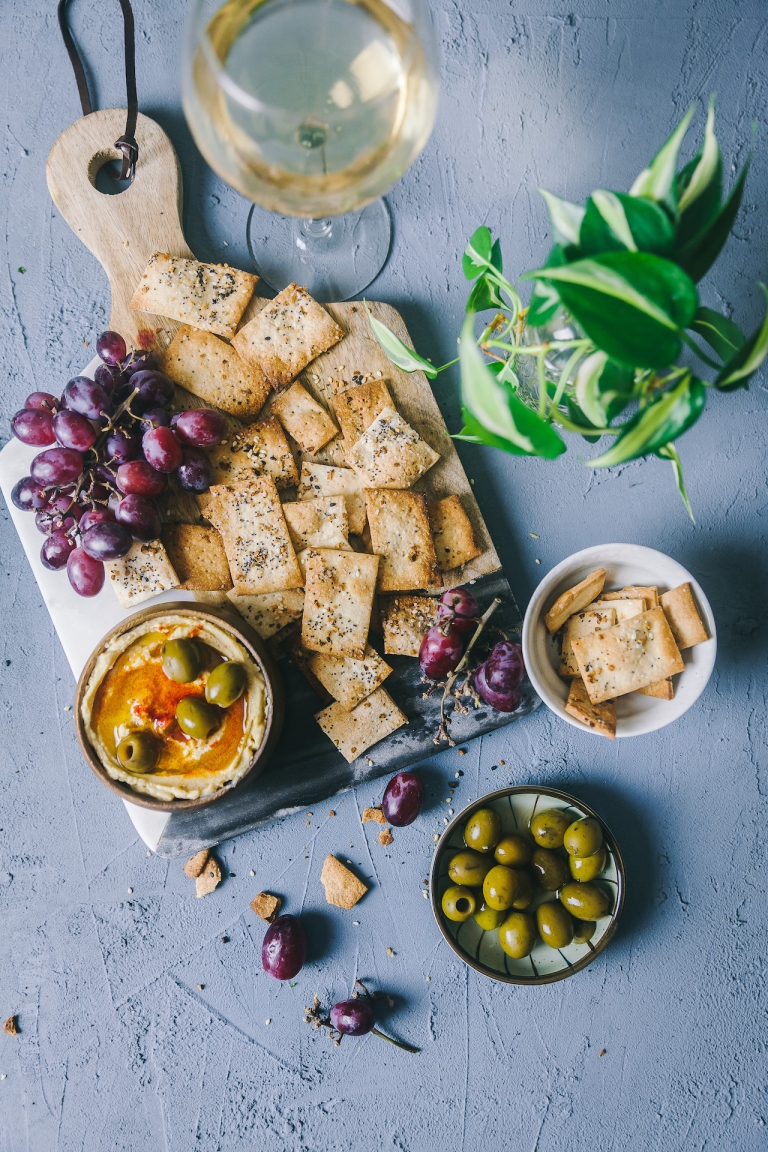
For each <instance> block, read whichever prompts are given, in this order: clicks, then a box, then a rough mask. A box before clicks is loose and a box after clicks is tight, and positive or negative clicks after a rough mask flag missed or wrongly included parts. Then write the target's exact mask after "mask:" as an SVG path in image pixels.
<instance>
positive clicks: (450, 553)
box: [427, 496, 481, 572]
mask: <svg viewBox="0 0 768 1152" xmlns="http://www.w3.org/2000/svg"><path fill="white" fill-rule="evenodd" d="M427 514H428V515H429V526H430V528H431V529H432V539H433V540H434V542H435V554H436V555H437V564H438V567H439V568H440V571H441V572H450V571H451V569H452V568H458V567H459V565H461V564H466V563H467V562H468V561H469V560H474V558H475V556H479V555H480V552H481V549H480V548H478V546H477V540H475V534H474V532H473V531H472V524H471V522H470V519H469V516H467V514H466V512H465V511H464V509H463V508H462V505H461V500H459V498H458V496H446V497H445V498H444V499H443V500H436V501H435V503H434V504H430V505H429V506H428V507H427Z"/></svg>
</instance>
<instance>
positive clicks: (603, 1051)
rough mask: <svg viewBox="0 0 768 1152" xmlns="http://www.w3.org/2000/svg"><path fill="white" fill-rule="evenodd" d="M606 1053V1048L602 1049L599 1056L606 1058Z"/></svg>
mask: <svg viewBox="0 0 768 1152" xmlns="http://www.w3.org/2000/svg"><path fill="white" fill-rule="evenodd" d="M605 1052H606V1050H605V1048H601V1049H600V1051H599V1052H598V1056H605Z"/></svg>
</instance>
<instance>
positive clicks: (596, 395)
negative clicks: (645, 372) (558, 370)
mask: <svg viewBox="0 0 768 1152" xmlns="http://www.w3.org/2000/svg"><path fill="white" fill-rule="evenodd" d="M634 384H635V374H634V372H633V371H632V369H631V368H626V367H625V366H624V365H623V364H617V363H616V362H615V360H609V359H608V357H607V356H606V354H605V352H593V353H592V355H591V356H588V357H587V358H586V360H583V361H582V363H581V364H580V366H579V370H578V372H577V374H576V401H577V403H578V404H579V406H580V408H581V410H582V412H584V414H585V415H586V417H587V419H588V420H589V421H590V422H591V423H592V424H594V425H595V426H596V427H597V428H603V427H604V426H605V425H606V424H610V422H611V420H613V419H614V418H615V417H616V416H618V414H619V413H620V412H623V411H624V409H625V408H626V406H627V404H629V402H630V401H631V399H632V396H633V393H634Z"/></svg>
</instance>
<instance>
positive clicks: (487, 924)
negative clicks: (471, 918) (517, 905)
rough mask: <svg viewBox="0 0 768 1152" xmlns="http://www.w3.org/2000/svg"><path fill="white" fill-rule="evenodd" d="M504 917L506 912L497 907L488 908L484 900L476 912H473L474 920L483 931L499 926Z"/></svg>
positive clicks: (490, 930) (489, 930)
mask: <svg viewBox="0 0 768 1152" xmlns="http://www.w3.org/2000/svg"><path fill="white" fill-rule="evenodd" d="M505 919H506V912H504V911H503V910H501V909H499V908H489V907H488V905H487V904H486V903H485V901H483V903H482V904H481V905H480V907H479V908H478V910H477V912H475V920H476V921H477V923H478V924H479V925H480V927H481V928H482V930H483V932H492V931H493V929H494V928H499V927H501V925H502V924H503V923H504V920H505Z"/></svg>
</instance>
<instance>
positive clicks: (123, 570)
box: [104, 540, 180, 608]
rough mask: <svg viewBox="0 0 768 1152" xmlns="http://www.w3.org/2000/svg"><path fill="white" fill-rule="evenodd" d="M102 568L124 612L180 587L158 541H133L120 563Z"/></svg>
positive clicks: (110, 563) (108, 561)
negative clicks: (104, 569)
mask: <svg viewBox="0 0 768 1152" xmlns="http://www.w3.org/2000/svg"><path fill="white" fill-rule="evenodd" d="M104 567H105V568H106V571H107V576H108V577H109V579H110V582H111V584H112V588H113V589H114V592H115V595H116V596H117V598H118V600H119V601H120V604H121V605H122V607H123V608H133V607H134V605H136V604H141V602H142V601H143V600H149V599H150V598H151V597H152V596H159V595H160V593H161V592H167V591H168V589H169V588H178V587H179V583H180V581H179V578H178V576H177V575H176V573H175V572H174V570H173V565H172V564H171V562H170V560H169V559H168V553H167V552H166V550H165V548H164V547H163V545H162V544H161V542H160V541H159V540H150V541H149V542H148V543H146V544H142V543H141V542H140V541H138V540H137V541H136V542H135V543H134V544H133V545H132V547H131V550H130V552H128V553H127V554H126V555H125V556H123V557H122V558H121V559H120V560H107V561H106V563H105V565H104Z"/></svg>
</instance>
